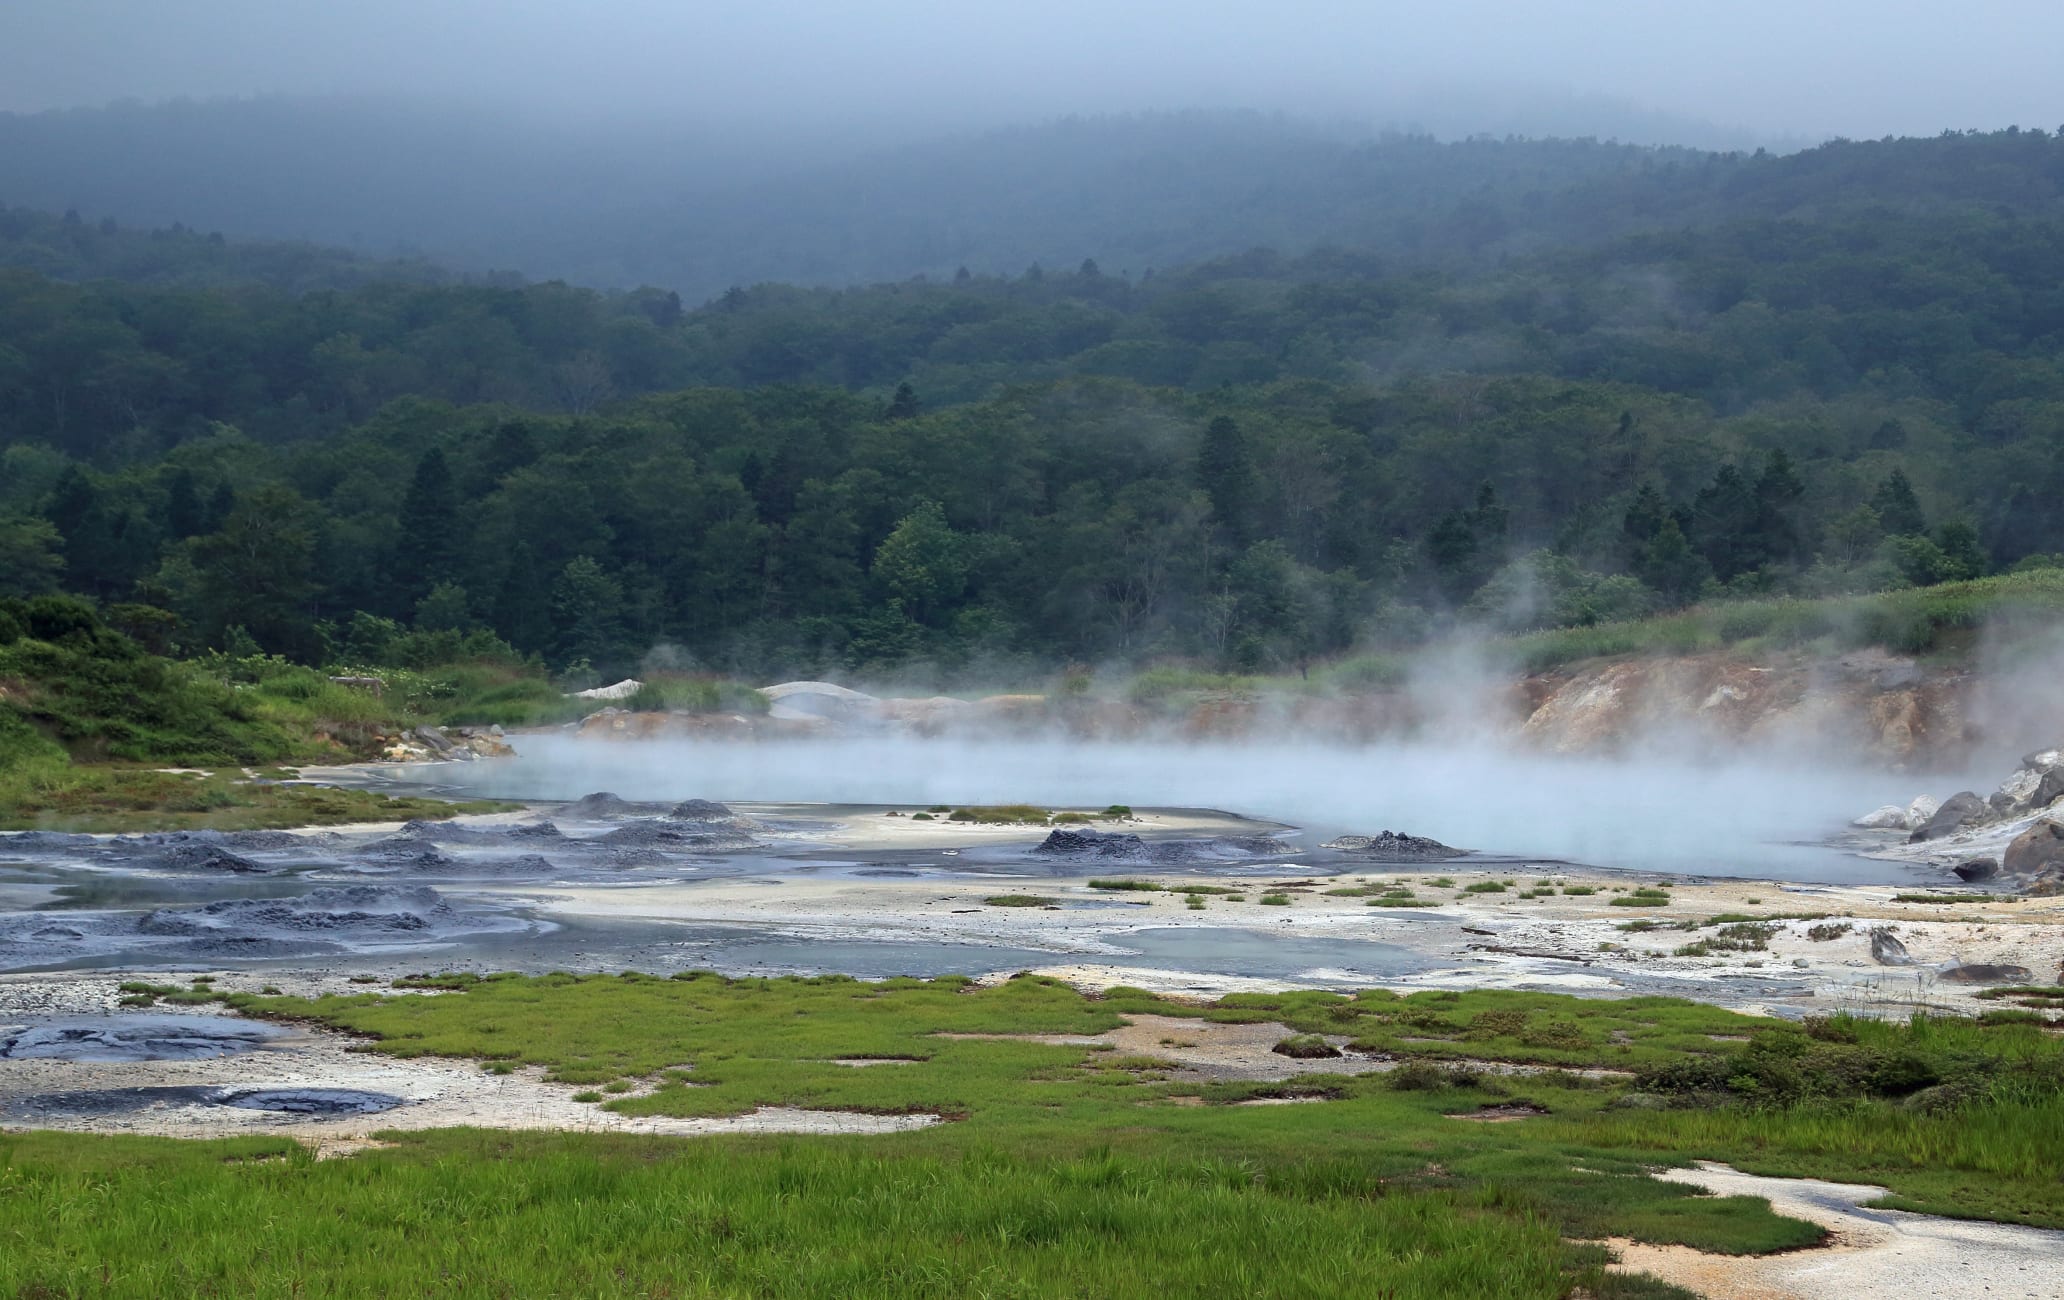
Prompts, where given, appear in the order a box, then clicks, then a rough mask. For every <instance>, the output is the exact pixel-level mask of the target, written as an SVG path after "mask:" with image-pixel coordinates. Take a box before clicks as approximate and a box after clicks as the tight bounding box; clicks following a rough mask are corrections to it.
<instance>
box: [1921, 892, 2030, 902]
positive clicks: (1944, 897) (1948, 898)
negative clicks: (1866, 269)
mask: <svg viewBox="0 0 2064 1300" xmlns="http://www.w3.org/2000/svg"><path fill="white" fill-rule="evenodd" d="M1892 901H1893V902H1895V903H2010V902H2013V901H2014V900H2013V899H2012V898H2010V897H2008V896H2006V895H2002V894H1894V895H1893V896H1892Z"/></svg>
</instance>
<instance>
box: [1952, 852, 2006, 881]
mask: <svg viewBox="0 0 2064 1300" xmlns="http://www.w3.org/2000/svg"><path fill="white" fill-rule="evenodd" d="M1999 869H2000V864H1999V859H1998V858H1966V859H1965V860H1964V861H1962V862H1959V863H1957V864H1956V865H1955V866H1953V867H1951V868H1950V870H1951V871H1954V872H1955V873H1956V878H1957V879H1958V880H1961V881H1963V882H1964V883H1965V884H1971V885H1975V884H1977V883H1978V882H1979V881H1981V880H1990V879H1992V878H1993V877H1994V876H1996V875H1998V874H1999Z"/></svg>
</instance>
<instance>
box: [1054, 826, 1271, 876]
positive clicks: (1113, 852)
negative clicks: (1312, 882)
mask: <svg viewBox="0 0 2064 1300" xmlns="http://www.w3.org/2000/svg"><path fill="white" fill-rule="evenodd" d="M1281 852H1283V845H1282V844H1280V843H1278V842H1277V841H1276V840H1274V839H1271V838H1269V837H1268V836H1266V835H1227V836H1219V837H1217V838H1214V839H1208V840H1146V839H1141V838H1140V837H1139V836H1137V835H1134V834H1131V833H1130V832H1117V833H1113V832H1109V831H1100V830H1095V829H1093V828H1091V827H1087V826H1085V827H1082V828H1080V829H1075V828H1073V827H1062V828H1060V829H1058V830H1053V831H1049V832H1048V833H1047V836H1046V839H1044V840H1043V841H1041V842H1040V843H1039V844H1038V845H1037V846H1035V847H1034V848H1033V849H1032V854H1033V856H1035V857H1041V858H1050V859H1053V860H1056V861H1061V862H1140V863H1149V864H1155V865H1162V866H1178V865H1181V864H1183V863H1190V862H1233V861H1238V860H1240V859H1243V858H1252V857H1260V856H1266V855H1270V854H1276V853H1281Z"/></svg>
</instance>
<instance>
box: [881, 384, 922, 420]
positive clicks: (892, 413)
mask: <svg viewBox="0 0 2064 1300" xmlns="http://www.w3.org/2000/svg"><path fill="white" fill-rule="evenodd" d="M921 409H922V408H921V407H920V406H919V405H918V401H917V390H916V389H915V388H912V387H911V386H910V382H909V381H908V380H905V381H904V382H902V383H900V384H897V385H896V393H895V396H893V397H891V398H890V399H889V409H888V411H887V413H886V414H887V417H888V418H889V419H891V420H914V419H916V418H917V417H918V414H919V413H920V411H921Z"/></svg>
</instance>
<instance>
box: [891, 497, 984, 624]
mask: <svg viewBox="0 0 2064 1300" xmlns="http://www.w3.org/2000/svg"><path fill="white" fill-rule="evenodd" d="M872 572H873V574H874V579H875V581H876V582H878V583H880V584H881V586H882V588H883V590H884V591H886V592H887V593H888V594H889V596H890V597H891V598H892V599H894V600H895V601H897V602H898V603H899V605H900V606H901V608H902V609H903V611H904V612H905V613H906V614H908V615H909V617H910V618H912V619H913V620H915V621H916V622H918V623H920V624H925V625H928V626H929V625H932V624H933V623H934V622H935V621H936V620H938V619H939V618H941V617H942V616H943V615H944V614H945V613H946V612H947V610H948V607H949V606H951V605H952V603H953V602H954V601H956V600H958V599H959V598H960V595H961V593H962V592H963V591H965V590H966V589H967V551H966V547H965V545H964V544H963V542H962V539H961V538H960V536H959V535H958V534H956V533H955V532H954V531H953V529H952V527H951V526H950V525H949V524H947V522H946V512H945V510H944V509H942V508H941V507H940V505H939V503H938V502H936V501H926V502H924V503H923V504H921V505H920V506H918V508H917V509H915V510H913V511H911V512H910V513H909V514H907V515H905V516H904V517H903V519H902V520H901V522H899V523H898V524H897V525H896V527H895V529H894V530H893V531H892V532H890V533H889V535H888V537H887V538H885V539H883V541H882V544H881V545H880V546H879V547H877V548H876V549H875V552H874V566H873V570H872Z"/></svg>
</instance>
